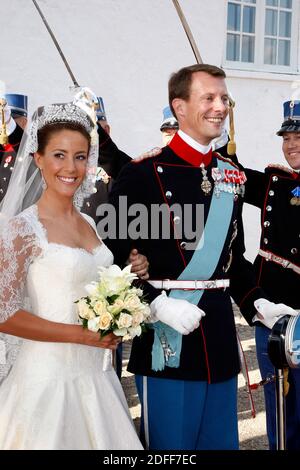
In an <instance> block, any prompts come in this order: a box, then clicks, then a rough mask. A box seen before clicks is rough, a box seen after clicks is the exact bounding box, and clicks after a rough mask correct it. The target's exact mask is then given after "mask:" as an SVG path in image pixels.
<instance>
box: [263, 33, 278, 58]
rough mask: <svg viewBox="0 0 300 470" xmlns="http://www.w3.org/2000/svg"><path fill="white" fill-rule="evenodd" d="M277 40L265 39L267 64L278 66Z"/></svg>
mask: <svg viewBox="0 0 300 470" xmlns="http://www.w3.org/2000/svg"><path fill="white" fill-rule="evenodd" d="M276 42H277V41H276V39H268V38H265V59H264V63H265V64H276Z"/></svg>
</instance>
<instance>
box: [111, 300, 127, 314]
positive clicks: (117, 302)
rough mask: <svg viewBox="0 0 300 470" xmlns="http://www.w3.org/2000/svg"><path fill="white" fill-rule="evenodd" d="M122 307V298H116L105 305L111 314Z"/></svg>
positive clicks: (118, 311) (117, 311)
mask: <svg viewBox="0 0 300 470" xmlns="http://www.w3.org/2000/svg"><path fill="white" fill-rule="evenodd" d="M123 308H124V302H123V300H122V299H116V300H115V301H114V303H113V304H112V305H109V306H108V307H107V310H108V311H109V312H110V313H111V314H112V315H116V314H118V313H120V312H121V311H122V310H123Z"/></svg>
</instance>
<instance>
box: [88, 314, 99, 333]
mask: <svg viewBox="0 0 300 470" xmlns="http://www.w3.org/2000/svg"><path fill="white" fill-rule="evenodd" d="M88 329H89V330H91V331H95V332H97V331H99V329H100V327H99V317H95V318H92V319H91V320H89V321H88Z"/></svg>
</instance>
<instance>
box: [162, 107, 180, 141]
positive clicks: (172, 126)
mask: <svg viewBox="0 0 300 470" xmlns="http://www.w3.org/2000/svg"><path fill="white" fill-rule="evenodd" d="M178 129H179V127H178V121H177V119H176V118H175V117H174V115H173V113H172V111H171V109H170V106H166V107H165V108H164V109H163V122H162V124H161V126H160V131H161V133H162V141H163V145H164V146H165V145H168V143H169V142H171V140H172V138H173V137H174V135H175V134H176V132H177V131H178Z"/></svg>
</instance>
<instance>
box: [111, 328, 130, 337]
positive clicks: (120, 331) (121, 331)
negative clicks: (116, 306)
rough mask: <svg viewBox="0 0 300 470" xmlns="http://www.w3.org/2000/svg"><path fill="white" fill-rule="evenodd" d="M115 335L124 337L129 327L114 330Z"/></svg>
mask: <svg viewBox="0 0 300 470" xmlns="http://www.w3.org/2000/svg"><path fill="white" fill-rule="evenodd" d="M114 335H116V336H123V337H124V336H125V335H127V328H119V329H117V330H114Z"/></svg>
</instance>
